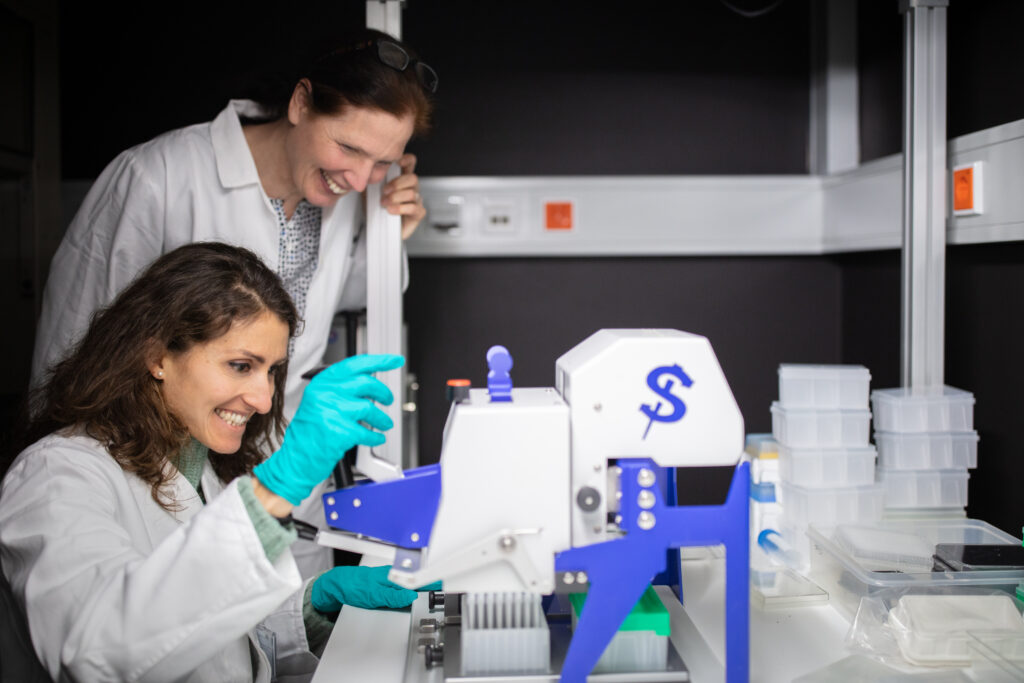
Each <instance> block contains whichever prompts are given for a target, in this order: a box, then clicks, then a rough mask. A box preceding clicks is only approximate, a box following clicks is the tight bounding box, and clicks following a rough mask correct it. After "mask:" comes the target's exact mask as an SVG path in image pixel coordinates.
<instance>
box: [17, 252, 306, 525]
mask: <svg viewBox="0 0 1024 683" xmlns="http://www.w3.org/2000/svg"><path fill="white" fill-rule="evenodd" d="M266 311H269V312H271V313H273V314H275V315H276V316H277V317H278V318H279V319H280V320H281V321H282V322H284V323H285V324H287V325H288V334H289V336H290V337H291V336H294V335H295V333H296V328H297V326H298V324H299V317H298V313H297V312H296V310H295V305H294V304H293V303H292V300H291V297H289V296H288V293H287V292H286V291H285V289H284V287H283V285H282V284H281V280H280V278H278V276H277V275H276V274H275V273H274V272H273V271H272V270H270V268H268V267H267V266H266V265H265V264H264V263H263V262H262V261H261V260H260V259H259V257H258V256H256V255H255V254H254V253H252V252H251V251H249V250H247V249H243V248H240V247H234V246H229V245H227V244H221V243H217V242H205V243H195V244H189V245H186V246H183V247H179V248H178V249H175V250H174V251H171V252H168V253H167V254H164V255H163V256H161V257H160V258H159V259H157V260H156V261H154V262H153V264H152V265H150V266H149V268H147V269H146V270H145V271H144V272H143V273H142V274H141V275H139V276H138V277H137V278H136V279H135V280H134V281H133V282H132V284H130V285H129V286H128V287H127V288H126V289H124V290H123V291H122V292H121V294H119V295H118V297H117V298H116V299H115V300H114V301H113V303H111V304H110V305H109V306H107V307H106V308H104V309H101V310H100V311H99V312H97V313H96V314H95V315H94V316H93V318H92V322H91V323H90V325H89V329H88V330H87V331H86V333H85V336H84V337H82V339H81V341H80V342H79V343H78V344H77V345H76V346H75V347H74V349H72V351H71V352H70V353H69V355H67V356H66V357H65V358H64V359H63V360H62V361H60V362H59V363H58V364H56V365H55V366H54V367H53V368H51V369H50V371H49V373H48V375H47V377H46V380H45V382H44V383H43V384H42V385H41V386H40V387H39V389H37V390H36V391H35V392H34V393H33V395H32V397H31V401H30V402H31V415H32V418H31V420H30V422H29V424H28V426H27V428H26V429H25V434H24V436H23V438H22V439H20V441H22V442H23V443H22V444H21V446H22V447H23V446H27V445H29V444H31V443H34V442H35V441H37V440H39V439H41V438H43V437H44V436H46V435H48V434H51V433H53V432H57V431H60V430H69V429H70V430H83V431H84V432H85V433H86V434H88V435H89V436H91V437H92V438H94V439H96V440H97V441H99V442H100V443H101V444H103V445H104V446H105V447H106V449H107V451H108V452H109V453H110V455H111V456H112V457H113V458H114V459H115V460H116V461H117V462H118V463H119V464H120V465H121V467H122V468H123V469H124V470H125V471H126V472H131V473H132V474H135V475H136V476H138V477H139V478H141V479H142V480H143V481H145V482H147V483H148V484H150V486H151V488H152V496H153V500H155V501H156V502H157V503H159V504H160V505H161V506H163V507H164V508H165V509H168V510H170V509H174V501H165V500H163V498H164V496H163V495H161V490H162V488H163V486H164V485H165V484H166V483H167V482H168V481H169V480H170V477H171V472H172V471H171V470H170V469H169V468H167V467H166V463H167V461H168V458H170V457H172V456H174V455H176V454H177V453H178V452H180V450H181V448H182V447H183V446H184V445H185V443H186V442H187V441H188V439H189V438H190V436H189V432H188V429H187V428H186V427H185V425H184V424H183V423H182V422H181V421H180V420H179V419H178V418H177V417H176V416H175V415H174V414H172V413H171V412H170V411H169V410H168V408H167V405H166V404H165V402H164V398H163V392H162V390H161V388H160V382H159V381H158V380H156V379H154V378H153V377H152V375H150V373H149V371H148V369H147V367H148V365H147V364H148V361H150V360H152V359H153V358H154V357H156V356H158V355H160V354H162V353H164V352H167V351H169V352H171V353H184V352H186V351H188V350H189V349H191V348H192V347H194V346H195V345H197V344H202V343H205V342H208V341H210V340H213V339H216V338H218V337H220V336H221V335H223V334H225V333H226V332H227V331H228V330H229V329H230V328H231V326H232V325H233V324H235V323H238V322H245V321H248V320H252V319H253V318H256V317H257V316H259V315H261V314H263V313H264V312H266ZM274 377H275V391H274V397H273V401H272V406H271V409H270V412H268V413H267V414H266V415H260V414H258V413H257V414H256V415H253V417H252V418H251V419H250V420H249V423H248V425H247V426H246V430H245V434H244V436H243V438H242V445H241V448H239V449H238V451H237V452H235V453H220V454H217V456H216V457H212V458H210V464H211V465H212V467H213V469H214V471H215V472H216V473H217V476H218V477H219V478H220V479H221V480H222V481H225V482H226V481H230V480H231V479H233V478H234V477H237V476H239V475H241V474H246V473H249V472H251V471H252V468H253V467H254V466H255V465H256V464H257V463H259V461H260V460H261V459H262V455H261V450H260V446H261V445H263V444H266V443H272V442H273V441H274V440H275V438H276V439H277V440H279V439H280V437H281V436H282V435H283V434H284V416H283V406H284V387H285V380H286V377H287V367H286V366H285V367H282V368H281V369H280V371H279V372H277V373H275V375H274Z"/></svg>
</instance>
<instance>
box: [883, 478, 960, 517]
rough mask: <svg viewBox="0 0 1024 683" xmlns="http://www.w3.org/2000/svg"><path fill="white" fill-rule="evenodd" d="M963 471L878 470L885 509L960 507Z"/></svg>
mask: <svg viewBox="0 0 1024 683" xmlns="http://www.w3.org/2000/svg"><path fill="white" fill-rule="evenodd" d="M969 477H970V475H969V474H967V471H966V470H919V471H900V470H885V469H882V470H879V471H878V482H879V483H880V484H881V485H882V486H883V487H884V488H885V507H887V508H962V507H964V506H966V505H967V479H968V478H969Z"/></svg>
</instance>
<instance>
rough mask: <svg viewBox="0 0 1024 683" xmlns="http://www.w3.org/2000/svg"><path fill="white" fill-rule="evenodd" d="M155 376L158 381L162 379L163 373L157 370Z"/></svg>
mask: <svg viewBox="0 0 1024 683" xmlns="http://www.w3.org/2000/svg"><path fill="white" fill-rule="evenodd" d="M156 376H157V377H159V378H160V379H163V377H164V371H163V370H157V371H156Z"/></svg>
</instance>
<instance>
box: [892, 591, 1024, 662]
mask: <svg viewBox="0 0 1024 683" xmlns="http://www.w3.org/2000/svg"><path fill="white" fill-rule="evenodd" d="M889 625H890V626H891V627H892V629H893V632H894V633H895V635H896V642H897V643H899V646H900V652H901V653H902V654H903V658H904V659H906V660H907V661H908V662H910V663H911V664H919V665H924V666H935V665H959V666H967V665H968V664H970V654H971V653H970V649H969V648H968V643H969V641H970V636H969V635H968V632H975V633H987V634H992V635H1002V636H1024V621H1021V618H1020V612H1018V611H1017V607H1016V606H1015V605H1014V603H1013V598H1011V597H1010V596H1009V595H904V596H903V597H901V598H900V599H899V600H898V601H897V603H896V606H895V607H893V608H892V610H891V611H890V612H889ZM1018 642H1019V643H1020V644H1021V648H1020V651H1019V652H1014V653H1011V654H1012V655H1014V656H1015V657H1016V658H1017V659H1019V658H1020V657H1022V656H1024V639H1022V640H1020V641H1018Z"/></svg>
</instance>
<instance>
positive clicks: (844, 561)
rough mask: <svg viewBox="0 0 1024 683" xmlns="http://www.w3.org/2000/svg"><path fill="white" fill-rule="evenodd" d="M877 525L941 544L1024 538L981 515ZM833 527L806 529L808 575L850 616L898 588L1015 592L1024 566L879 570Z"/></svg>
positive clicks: (923, 591) (1023, 578) (1023, 577)
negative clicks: (840, 538) (848, 547)
mask: <svg viewBox="0 0 1024 683" xmlns="http://www.w3.org/2000/svg"><path fill="white" fill-rule="evenodd" d="M870 526H872V527H877V528H879V529H885V530H889V531H895V532H901V533H906V534H912V535H914V536H917V537H919V538H920V539H921V540H923V541H924V542H925V543H926V544H928V545H929V546H932V547H934V546H935V545H936V544H938V543H962V544H986V543H1011V544H1016V545H1020V543H1021V540H1020V539H1019V538H1015V537H1013V536H1011V535H1010V534H1008V533H1006V532H1005V531H1002V530H1001V529H998V528H996V527H994V526H992V525H991V524H988V523H987V522H984V521H982V520H978V519H959V520H951V519H945V520H914V521H899V522H890V521H885V522H877V523H875V524H871V525H870ZM832 533H833V532H832V531H830V530H826V529H823V528H821V527H818V526H812V527H810V528H809V529H808V530H807V536H808V538H809V540H810V574H809V577H810V578H811V579H812V580H813V581H814V582H815V583H817V584H818V585H819V586H821V587H822V588H823V589H825V590H826V591H827V592H828V594H829V602H830V603H831V604H832V605H834V606H835V607H836V608H837V609H839V610H840V612H842V613H843V614H844V615H845V616H846V617H847V618H852V617H853V615H854V614H855V613H856V612H857V607H858V606H859V605H860V601H861V599H862V598H865V597H875V596H884V595H890V596H891V595H893V593H894V592H895V591H897V590H904V591H907V592H911V593H915V594H929V593H943V592H945V593H949V592H952V591H956V590H959V589H965V588H981V589H993V590H1001V591H1003V592H1006V593H1007V594H1010V595H1012V594H1013V592H1014V590H1015V589H1016V587H1017V584H1018V583H1019V582H1020V581H1024V570H982V571H963V572H934V571H932V572H893V571H891V570H885V571H875V570H873V569H872V568H871V565H870V563H868V562H866V561H865V560H863V559H861V560H858V559H856V558H854V557H853V556H852V555H851V554H850V553H848V552H847V551H846V550H844V549H843V548H841V547H840V546H839V545H838V544H837V543H836V542H835V541H834V540H833V539H832Z"/></svg>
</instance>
